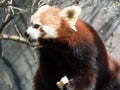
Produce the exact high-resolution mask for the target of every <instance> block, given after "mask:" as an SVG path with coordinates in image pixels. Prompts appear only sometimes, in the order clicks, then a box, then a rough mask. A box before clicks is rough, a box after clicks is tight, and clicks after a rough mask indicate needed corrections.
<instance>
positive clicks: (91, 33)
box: [58, 19, 97, 46]
mask: <svg viewBox="0 0 120 90" xmlns="http://www.w3.org/2000/svg"><path fill="white" fill-rule="evenodd" d="M75 27H76V31H74V30H72V29H71V28H69V27H68V25H67V23H66V22H62V24H61V27H60V28H59V29H58V35H59V39H60V40H62V41H64V42H67V43H69V44H71V45H73V46H74V45H77V44H79V43H81V42H88V43H94V38H95V37H97V35H96V34H97V33H96V31H95V30H94V29H93V28H92V27H91V26H90V25H88V24H87V23H85V22H84V21H83V20H81V19H78V20H77V22H76V24H75Z"/></svg>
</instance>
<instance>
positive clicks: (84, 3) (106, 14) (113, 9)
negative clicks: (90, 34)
mask: <svg viewBox="0 0 120 90" xmlns="http://www.w3.org/2000/svg"><path fill="white" fill-rule="evenodd" d="M45 4H48V5H54V6H58V7H60V8H61V9H63V8H65V7H67V6H71V5H79V6H80V7H81V8H82V13H81V15H80V16H79V18H81V19H82V20H84V21H86V22H87V23H88V24H90V25H91V26H93V27H94V28H95V29H96V31H97V32H98V33H99V35H100V36H101V38H102V39H103V41H104V42H105V45H106V47H107V49H108V50H109V52H110V53H111V55H112V56H113V57H114V58H115V59H116V60H117V61H118V63H119V64H120V0H0V90H33V83H32V78H33V76H34V74H35V71H36V69H37V67H38V58H37V57H38V55H37V50H36V49H34V48H32V47H30V45H28V44H27V43H26V42H21V41H20V40H16V41H13V40H12V39H8V38H9V37H7V39H6V40H5V38H3V34H7V35H9V36H11V35H12V36H13V35H16V36H18V37H20V38H22V37H24V35H23V34H24V32H25V30H26V29H27V27H28V26H29V18H30V16H31V15H32V14H33V13H34V12H35V11H36V10H37V8H38V7H40V6H42V5H45Z"/></svg>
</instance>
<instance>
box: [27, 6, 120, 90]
mask: <svg viewBox="0 0 120 90" xmlns="http://www.w3.org/2000/svg"><path fill="white" fill-rule="evenodd" d="M80 12H81V8H79V7H78V6H70V7H66V8H65V9H63V10H61V9H59V8H57V7H55V6H48V5H45V6H42V7H40V8H39V9H38V10H37V11H36V12H35V13H34V14H33V15H32V17H31V21H30V22H31V26H29V28H28V29H27V31H26V32H25V36H26V38H27V39H28V40H29V42H30V43H31V44H32V45H33V46H36V47H38V51H39V54H40V58H39V60H40V66H39V68H38V70H37V72H36V75H35V78H34V86H35V90H59V88H58V86H57V84H56V82H58V81H59V80H60V79H61V78H62V77H63V76H67V77H68V79H69V81H68V82H67V83H66V84H65V85H64V86H63V90H120V66H119V65H118V64H117V63H116V62H115V60H114V59H113V58H112V57H111V56H110V55H109V53H108V52H107V50H106V48H105V45H104V43H103V41H102V40H101V38H100V37H99V35H98V34H97V32H96V31H95V30H94V28H92V27H91V26H90V25H88V24H87V23H85V22H84V21H82V20H81V19H78V16H79V14H80Z"/></svg>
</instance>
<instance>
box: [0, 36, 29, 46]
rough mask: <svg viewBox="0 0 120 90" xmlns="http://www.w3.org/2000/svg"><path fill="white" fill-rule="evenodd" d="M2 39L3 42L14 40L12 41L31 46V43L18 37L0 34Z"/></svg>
mask: <svg viewBox="0 0 120 90" xmlns="http://www.w3.org/2000/svg"><path fill="white" fill-rule="evenodd" d="M0 39H3V40H12V41H17V42H21V43H25V44H29V42H28V41H27V40H26V39H25V38H23V37H19V36H16V35H7V34H0ZM29 45H30V44H29Z"/></svg>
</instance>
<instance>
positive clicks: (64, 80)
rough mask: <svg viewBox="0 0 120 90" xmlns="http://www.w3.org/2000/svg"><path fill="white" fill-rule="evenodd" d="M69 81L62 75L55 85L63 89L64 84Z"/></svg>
mask: <svg viewBox="0 0 120 90" xmlns="http://www.w3.org/2000/svg"><path fill="white" fill-rule="evenodd" d="M68 82H69V79H68V78H67V77H66V76H64V77H62V78H61V80H60V81H58V82H57V86H58V87H59V88H60V89H61V90H64V86H65V85H66V84H67V83H68Z"/></svg>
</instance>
